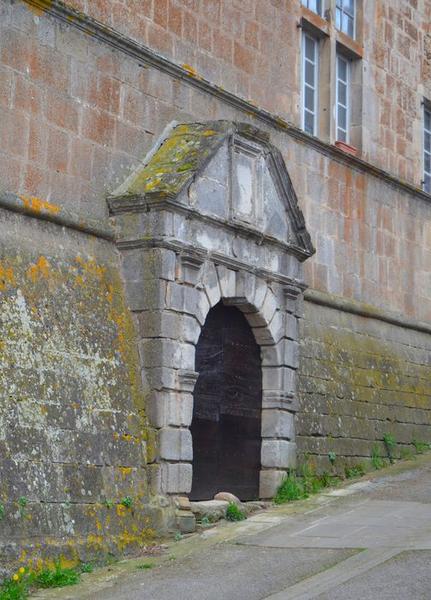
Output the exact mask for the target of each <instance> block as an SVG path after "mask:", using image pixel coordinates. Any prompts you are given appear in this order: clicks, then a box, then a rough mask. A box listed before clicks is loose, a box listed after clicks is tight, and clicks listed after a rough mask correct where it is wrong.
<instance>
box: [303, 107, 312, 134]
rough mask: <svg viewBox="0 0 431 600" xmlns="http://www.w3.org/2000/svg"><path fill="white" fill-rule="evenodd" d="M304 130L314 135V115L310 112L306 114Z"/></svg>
mask: <svg viewBox="0 0 431 600" xmlns="http://www.w3.org/2000/svg"><path fill="white" fill-rule="evenodd" d="M304 130H305V131H306V132H307V133H311V135H314V115H313V114H312V113H310V112H308V111H305V112H304Z"/></svg>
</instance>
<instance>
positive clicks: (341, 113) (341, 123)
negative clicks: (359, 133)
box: [338, 105, 347, 129]
mask: <svg viewBox="0 0 431 600" xmlns="http://www.w3.org/2000/svg"><path fill="white" fill-rule="evenodd" d="M338 127H341V129H347V110H346V109H345V108H344V107H343V106H340V105H338Z"/></svg>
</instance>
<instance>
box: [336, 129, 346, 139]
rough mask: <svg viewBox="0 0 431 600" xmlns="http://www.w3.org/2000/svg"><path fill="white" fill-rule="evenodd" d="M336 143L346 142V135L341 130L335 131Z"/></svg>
mask: <svg viewBox="0 0 431 600" xmlns="http://www.w3.org/2000/svg"><path fill="white" fill-rule="evenodd" d="M337 141H340V142H347V134H346V132H345V131H343V130H342V129H337Z"/></svg>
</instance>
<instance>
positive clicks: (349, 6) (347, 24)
mask: <svg viewBox="0 0 431 600" xmlns="http://www.w3.org/2000/svg"><path fill="white" fill-rule="evenodd" d="M336 2H337V4H336V9H335V26H336V27H337V29H339V30H340V31H342V32H343V33H345V34H347V35H348V36H350V37H351V38H354V37H355V0H336Z"/></svg>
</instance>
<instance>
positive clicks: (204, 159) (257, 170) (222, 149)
mask: <svg viewBox="0 0 431 600" xmlns="http://www.w3.org/2000/svg"><path fill="white" fill-rule="evenodd" d="M164 199H166V200H169V201H170V202H175V203H178V205H179V206H187V207H188V208H190V209H192V210H194V211H198V212H199V213H200V214H202V215H205V216H207V217H208V218H210V219H214V220H219V221H220V220H221V221H229V222H230V223H231V224H236V225H238V227H239V228H242V229H243V230H244V229H250V231H254V232H256V231H257V232H259V233H261V234H262V235H263V236H266V237H268V238H272V239H275V240H277V241H280V242H283V243H285V244H288V245H289V246H291V247H292V248H293V249H295V253H296V254H297V255H298V257H299V258H301V259H302V260H303V259H305V258H307V257H308V256H311V254H313V253H314V248H313V245H312V243H311V240H310V236H309V234H308V232H307V230H306V227H305V221H304V217H303V214H302V212H301V210H300V208H299V206H298V201H297V197H296V194H295V191H294V189H293V186H292V182H291V180H290V177H289V174H288V172H287V168H286V165H285V162H284V160H283V157H282V155H281V153H280V152H279V150H278V149H277V148H275V147H274V146H273V145H272V144H270V142H269V138H268V136H267V134H265V133H264V132H261V131H260V130H257V129H255V128H253V127H251V126H249V125H245V124H238V123H232V122H229V121H211V122H207V123H187V124H181V125H176V126H174V127H173V128H172V129H171V131H170V132H169V134H167V135H166V136H165V138H164V139H162V140H161V143H160V144H159V145H158V146H157V147H156V148H155V150H154V151H153V152H151V153H150V155H149V156H148V157H147V158H146V160H145V161H144V163H143V164H142V165H140V166H139V167H138V168H137V169H136V170H135V171H134V172H133V173H132V174H131V175H130V176H129V177H128V179H127V180H126V181H125V182H124V184H122V185H121V186H120V188H118V189H117V191H116V192H115V194H114V195H113V196H111V197H110V199H109V205H110V209H111V212H112V213H117V212H124V211H127V210H136V209H137V207H139V206H144V205H145V204H146V203H148V202H150V203H151V202H154V201H157V202H160V201H163V200H164Z"/></svg>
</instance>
